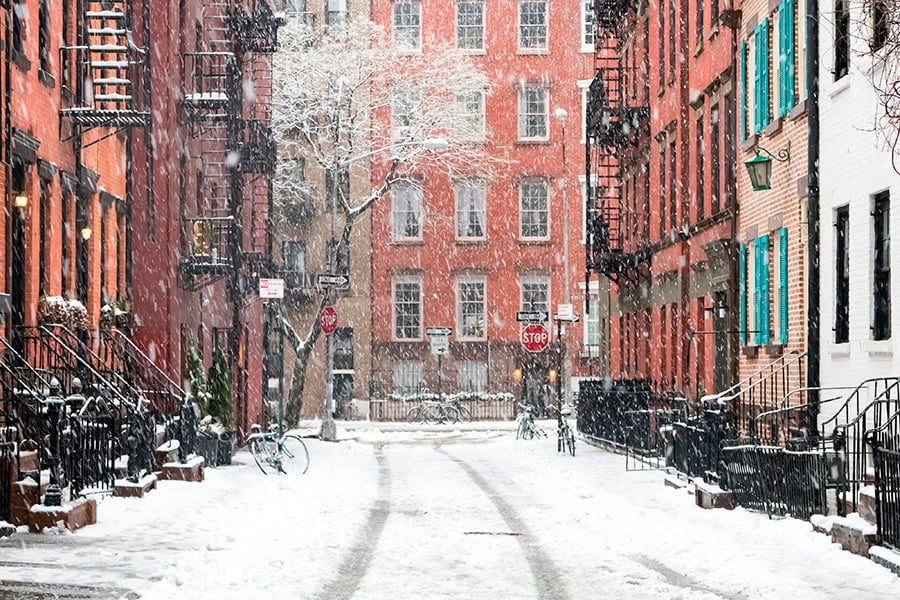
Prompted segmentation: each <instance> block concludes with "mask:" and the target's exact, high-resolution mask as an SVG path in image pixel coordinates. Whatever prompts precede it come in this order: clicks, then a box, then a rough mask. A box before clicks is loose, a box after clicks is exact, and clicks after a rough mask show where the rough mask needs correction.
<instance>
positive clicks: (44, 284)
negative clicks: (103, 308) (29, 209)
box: [38, 4, 102, 296]
mask: <svg viewBox="0 0 900 600" xmlns="http://www.w3.org/2000/svg"><path fill="white" fill-rule="evenodd" d="M42 6H43V4H42ZM51 189H52V183H51V181H50V180H49V179H41V205H40V211H41V216H40V226H41V241H40V274H39V279H38V285H39V290H40V294H41V295H42V296H43V295H45V294H47V292H48V290H49V289H50V286H49V283H50V282H49V281H47V277H48V273H47V265H49V264H50V243H51V240H50V238H51V233H52V232H51V231H50V203H51ZM101 271H102V268H101Z"/></svg>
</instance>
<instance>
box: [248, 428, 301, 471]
mask: <svg viewBox="0 0 900 600" xmlns="http://www.w3.org/2000/svg"><path fill="white" fill-rule="evenodd" d="M277 427H278V426H277V425H273V426H272V427H270V428H269V431H267V432H266V433H263V432H262V430H261V428H260V426H259V425H255V424H254V425H251V426H250V435H249V436H247V441H246V442H245V443H244V445H245V446H246V447H248V448H249V449H250V454H252V455H253V460H254V461H256V466H257V467H259V470H260V471H262V472H263V473H264V474H266V475H268V473H269V470H274V471H275V472H276V473H285V474H287V471H285V470H284V465H285V464H287V465H289V468H296V470H297V471H299V473H300V474H301V475H302V474H304V473H306V471H307V469H309V450H307V449H306V444H305V443H304V442H303V440H302V439H301V438H300V436H298V435H296V434H293V433H285V434H284V435H280V436H279V435H278V431H277Z"/></svg>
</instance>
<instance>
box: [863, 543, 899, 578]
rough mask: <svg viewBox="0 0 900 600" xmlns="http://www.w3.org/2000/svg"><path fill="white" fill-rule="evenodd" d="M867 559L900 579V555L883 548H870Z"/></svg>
mask: <svg viewBox="0 0 900 600" xmlns="http://www.w3.org/2000/svg"><path fill="white" fill-rule="evenodd" d="M869 559H871V561H872V562H874V563H875V564H879V565H881V566H882V567H884V568H885V569H888V570H889V571H891V572H892V573H893V574H894V575H896V576H898V577H900V554H898V553H896V552H894V551H892V550H888V549H887V548H885V547H884V546H872V547H871V548H869Z"/></svg>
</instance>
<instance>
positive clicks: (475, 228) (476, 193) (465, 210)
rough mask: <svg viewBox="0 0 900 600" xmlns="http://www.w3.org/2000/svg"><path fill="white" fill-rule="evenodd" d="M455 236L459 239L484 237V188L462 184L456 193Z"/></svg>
mask: <svg viewBox="0 0 900 600" xmlns="http://www.w3.org/2000/svg"><path fill="white" fill-rule="evenodd" d="M456 203H457V214H456V235H457V237H460V238H483V237H484V221H485V214H484V212H485V210H484V186H483V185H477V184H463V185H460V186H459V188H457V192H456Z"/></svg>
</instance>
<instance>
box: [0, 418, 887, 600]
mask: <svg viewBox="0 0 900 600" xmlns="http://www.w3.org/2000/svg"><path fill="white" fill-rule="evenodd" d="M543 426H544V428H545V429H546V430H547V431H548V432H549V433H551V435H550V437H549V438H548V439H544V440H539V441H517V440H515V435H514V432H513V431H512V429H511V427H512V424H511V423H496V424H492V425H487V424H474V425H472V426H470V429H467V430H465V431H461V430H459V429H452V428H447V427H445V428H440V427H434V428H432V429H431V430H430V431H412V430H408V429H406V427H404V426H400V427H395V428H393V430H383V429H379V428H378V427H377V426H376V425H375V424H362V425H355V426H354V428H353V429H344V430H342V431H340V434H341V437H342V441H341V442H339V443H332V444H329V443H324V442H319V441H318V440H310V441H309V447H310V454H311V459H312V463H311V466H310V469H309V472H308V473H307V474H306V475H302V476H301V475H297V474H290V473H289V474H288V475H287V476H278V477H276V476H271V475H270V476H264V475H262V474H261V473H260V472H259V470H258V469H257V468H256V466H255V465H254V464H253V461H252V459H251V458H250V456H249V455H248V454H247V453H246V452H240V453H238V454H237V455H236V461H235V464H234V465H232V466H230V467H222V468H219V469H208V470H207V472H206V473H207V480H206V482H204V483H202V484H191V483H183V482H168V481H163V482H160V484H159V489H158V490H156V491H154V492H152V493H150V494H149V495H148V496H146V497H145V498H143V499H140V500H136V499H121V498H105V499H103V500H102V502H101V504H100V507H99V518H98V523H97V525H94V526H91V527H88V528H86V529H84V530H81V531H79V532H78V533H75V534H70V533H67V532H45V533H44V534H39V535H33V534H29V533H24V532H20V533H16V534H14V535H13V536H12V537H11V538H7V539H3V540H0V582H2V583H0V598H32V597H35V598H37V597H40V598H43V597H61V598H85V597H94V598H120V597H132V598H134V597H138V596H140V597H141V598H144V599H166V600H172V599H176V598H216V599H231V598H234V599H240V600H252V599H256V598H301V599H307V598H309V599H325V598H328V599H339V598H354V599H365V600H377V599H398V598H460V599H463V598H465V599H471V598H485V599H516V600H520V599H529V598H542V599H554V600H555V599H559V600H565V599H571V600H576V599H584V600H593V599H597V598H653V599H659V598H685V599H687V598H690V599H692V600H695V599H701V600H702V599H713V598H725V599H748V600H749V599H756V598H759V599H778V598H785V599H788V598H790V599H798V600H800V599H810V600H812V599H816V600H819V599H822V598H853V599H854V600H865V599H870V598H871V599H873V600H874V599H880V598H896V597H900V578H897V577H896V576H894V575H893V574H891V573H890V572H889V571H888V570H886V569H883V568H881V567H879V566H877V565H875V564H874V563H872V562H870V561H868V560H866V559H864V558H861V557H858V556H854V555H852V554H850V553H847V552H842V551H841V550H840V548H839V547H838V546H836V545H832V544H831V543H830V540H829V538H826V537H825V536H822V535H819V534H816V533H814V532H813V531H812V529H811V527H810V525H809V523H806V522H802V521H796V520H792V519H785V520H769V519H767V518H766V517H765V516H764V515H759V514H754V513H750V512H747V511H744V510H742V509H738V510H735V511H725V510H716V511H706V510H702V509H699V508H697V507H696V506H695V505H694V502H693V497H692V496H689V495H688V494H686V493H685V492H684V490H674V489H672V488H668V487H665V486H664V485H663V482H662V480H663V477H662V474H660V473H659V472H640V473H636V472H626V471H625V466H624V458H623V457H622V456H620V455H616V454H612V453H608V452H606V451H603V450H600V449H597V448H594V447H591V446H588V445H586V444H585V443H583V442H581V441H579V444H578V448H577V452H576V456H575V457H574V458H573V457H569V456H563V455H557V453H556V441H555V439H554V437H553V435H552V433H553V427H554V423H552V422H544V423H543ZM80 586H87V587H80ZM29 590H35V591H36V590H45V591H50V592H52V593H54V594H56V595H55V596H54V595H46V596H44V595H30V591H29Z"/></svg>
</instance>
